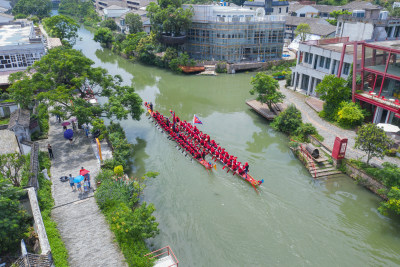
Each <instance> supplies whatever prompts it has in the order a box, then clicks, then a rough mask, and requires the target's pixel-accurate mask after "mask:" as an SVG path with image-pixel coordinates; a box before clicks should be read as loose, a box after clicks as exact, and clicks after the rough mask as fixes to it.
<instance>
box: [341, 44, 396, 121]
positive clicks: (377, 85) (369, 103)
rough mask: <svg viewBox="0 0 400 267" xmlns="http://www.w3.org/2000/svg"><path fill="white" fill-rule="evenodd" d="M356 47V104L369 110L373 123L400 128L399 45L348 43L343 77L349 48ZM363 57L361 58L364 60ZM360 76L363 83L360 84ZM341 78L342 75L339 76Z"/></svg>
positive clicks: (354, 71)
mask: <svg viewBox="0 0 400 267" xmlns="http://www.w3.org/2000/svg"><path fill="white" fill-rule="evenodd" d="M348 45H352V46H353V51H354V52H353V88H352V100H353V102H356V101H357V100H358V101H360V104H361V105H362V106H363V107H364V108H367V109H369V110H370V111H371V112H372V114H373V120H372V122H373V123H393V124H397V125H399V124H400V120H399V118H400V49H398V47H399V46H400V42H399V41H395V40H392V41H382V42H372V43H367V42H365V41H361V42H350V43H345V44H344V45H343V49H342V55H341V60H340V63H339V71H338V73H341V69H342V65H343V58H344V53H345V52H346V46H348ZM360 56H361V57H360ZM357 76H358V77H360V78H361V83H359V84H357V83H356V82H357ZM338 77H340V75H338Z"/></svg>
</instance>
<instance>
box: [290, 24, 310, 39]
mask: <svg viewBox="0 0 400 267" xmlns="http://www.w3.org/2000/svg"><path fill="white" fill-rule="evenodd" d="M294 33H295V34H296V37H297V36H300V41H302V42H304V41H306V39H307V34H310V33H311V28H310V25H308V24H307V23H300V24H299V25H298V26H297V28H296V30H294Z"/></svg>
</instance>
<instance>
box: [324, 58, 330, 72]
mask: <svg viewBox="0 0 400 267" xmlns="http://www.w3.org/2000/svg"><path fill="white" fill-rule="evenodd" d="M330 65H331V59H330V58H327V59H326V60H325V69H328V70H329V67H330Z"/></svg>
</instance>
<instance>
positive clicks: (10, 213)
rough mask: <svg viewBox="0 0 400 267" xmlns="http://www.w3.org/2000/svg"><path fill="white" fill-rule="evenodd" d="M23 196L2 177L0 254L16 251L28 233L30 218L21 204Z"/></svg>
mask: <svg viewBox="0 0 400 267" xmlns="http://www.w3.org/2000/svg"><path fill="white" fill-rule="evenodd" d="M23 194H25V192H24V191H23V190H22V189H21V188H19V187H14V186H12V184H11V183H10V182H9V181H8V180H6V179H3V178H2V177H1V176H0V240H1V242H0V253H4V252H7V251H14V250H16V248H18V247H19V246H18V244H19V242H20V241H21V239H22V238H23V237H24V234H25V233H26V232H27V231H28V227H29V216H28V214H27V213H26V211H25V210H24V209H23V208H22V207H21V206H20V203H19V199H20V197H21V196H22V195H23Z"/></svg>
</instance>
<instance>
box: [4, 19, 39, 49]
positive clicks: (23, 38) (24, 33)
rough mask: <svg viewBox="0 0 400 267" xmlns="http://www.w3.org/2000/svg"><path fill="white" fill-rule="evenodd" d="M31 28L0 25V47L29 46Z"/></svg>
mask: <svg viewBox="0 0 400 267" xmlns="http://www.w3.org/2000/svg"><path fill="white" fill-rule="evenodd" d="M31 32H32V26H26V27H21V25H17V24H12V25H0V46H6V45H24V44H29V43H30V41H29V37H30V36H31Z"/></svg>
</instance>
